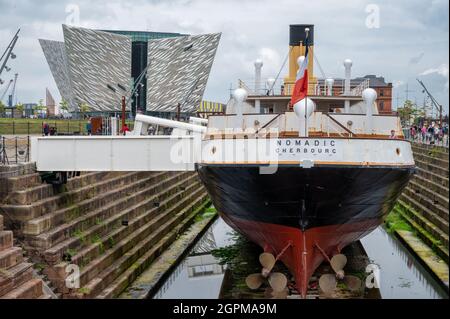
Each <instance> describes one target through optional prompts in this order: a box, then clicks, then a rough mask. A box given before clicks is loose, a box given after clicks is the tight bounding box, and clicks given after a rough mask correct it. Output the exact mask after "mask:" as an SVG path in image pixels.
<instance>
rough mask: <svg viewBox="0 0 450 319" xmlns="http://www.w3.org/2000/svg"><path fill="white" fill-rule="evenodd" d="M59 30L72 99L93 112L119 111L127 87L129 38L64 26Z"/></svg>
mask: <svg viewBox="0 0 450 319" xmlns="http://www.w3.org/2000/svg"><path fill="white" fill-rule="evenodd" d="M63 33H64V40H65V44H66V53H67V59H68V61H69V70H70V75H71V82H72V90H73V95H74V99H75V102H76V103H77V104H80V103H86V104H88V105H89V106H90V107H91V108H93V109H94V110H96V111H110V110H119V109H120V108H121V106H120V103H121V97H122V95H125V93H126V91H128V90H129V88H130V74H131V39H130V38H129V37H127V36H123V35H117V34H112V33H107V32H102V31H94V30H90V29H83V28H73V27H68V26H63ZM120 87H122V88H120ZM123 89H125V90H123ZM114 90H115V91H114Z"/></svg>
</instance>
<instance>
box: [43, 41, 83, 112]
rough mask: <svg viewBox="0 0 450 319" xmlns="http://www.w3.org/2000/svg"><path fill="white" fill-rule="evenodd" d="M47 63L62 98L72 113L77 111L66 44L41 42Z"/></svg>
mask: <svg viewBox="0 0 450 319" xmlns="http://www.w3.org/2000/svg"><path fill="white" fill-rule="evenodd" d="M39 43H40V44H41V48H42V51H43V52H44V55H45V58H46V60H47V63H48V65H49V67H50V71H51V72H52V75H53V78H54V79H55V82H56V86H57V87H58V90H59V93H60V94H61V97H62V98H63V99H64V100H66V101H67V103H68V104H69V109H70V110H71V111H74V110H76V104H75V103H74V101H73V96H72V84H71V82H70V74H69V63H68V61H67V55H66V47H65V45H64V42H59V41H51V40H42V39H41V40H39Z"/></svg>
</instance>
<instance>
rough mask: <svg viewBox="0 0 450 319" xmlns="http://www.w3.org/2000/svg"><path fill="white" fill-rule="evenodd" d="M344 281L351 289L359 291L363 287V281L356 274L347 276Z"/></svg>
mask: <svg viewBox="0 0 450 319" xmlns="http://www.w3.org/2000/svg"><path fill="white" fill-rule="evenodd" d="M343 281H344V284H345V285H346V286H347V288H348V289H349V290H350V291H358V290H360V289H361V285H362V281H361V279H359V278H358V277H356V276H352V275H348V276H345V277H344V279H343Z"/></svg>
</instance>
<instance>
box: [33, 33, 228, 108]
mask: <svg viewBox="0 0 450 319" xmlns="http://www.w3.org/2000/svg"><path fill="white" fill-rule="evenodd" d="M63 35H64V42H58V41H51V40H39V41H40V44H41V47H42V49H43V52H44V55H45V57H46V59H47V62H48V64H49V67H50V70H51V72H52V74H53V77H54V79H55V81H56V84H57V87H58V89H59V91H60V94H61V96H62V98H63V99H65V100H66V101H67V102H68V104H69V109H70V111H71V112H77V111H78V110H79V108H80V105H81V104H87V105H88V107H89V109H90V112H91V113H92V112H98V113H111V112H118V111H120V110H121V100H122V96H125V97H126V101H127V111H131V112H132V113H133V114H135V113H136V111H138V112H145V113H151V112H175V111H176V110H177V107H178V105H180V107H181V111H182V112H186V113H188V112H193V111H194V110H196V109H197V108H198V106H199V105H200V102H201V100H202V97H203V92H204V89H205V87H206V83H207V80H208V76H209V73H210V70H211V66H212V63H213V61H214V57H215V53H216V49H217V46H218V44H219V39H220V34H218V33H217V34H204V35H196V36H190V35H185V34H179V33H157V32H143V31H107V30H102V31H98V30H91V29H85V28H76V27H69V26H66V25H63Z"/></svg>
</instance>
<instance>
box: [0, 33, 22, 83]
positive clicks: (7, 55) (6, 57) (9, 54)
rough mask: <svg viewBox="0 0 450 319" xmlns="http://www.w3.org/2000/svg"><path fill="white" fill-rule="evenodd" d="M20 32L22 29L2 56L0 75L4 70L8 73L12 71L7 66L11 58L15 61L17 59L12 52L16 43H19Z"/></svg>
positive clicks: (0, 59)
mask: <svg viewBox="0 0 450 319" xmlns="http://www.w3.org/2000/svg"><path fill="white" fill-rule="evenodd" d="M19 32H20V29H19V30H17V32H16V34H15V35H14V37H13V38H12V40H11V42H10V43H9V45H8V47H7V48H6V50H5V51H4V52H3V54H2V56H1V58H0V63H1V66H0V75H1V74H2V72H3V70H7V71H8V70H10V68H8V67H7V66H6V63H7V62H8V60H9V58H11V59H15V58H16V55H15V54H14V53H13V52H12V51H13V49H14V47H15V45H16V43H17V40H18V39H19ZM0 82H1V79H0Z"/></svg>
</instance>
